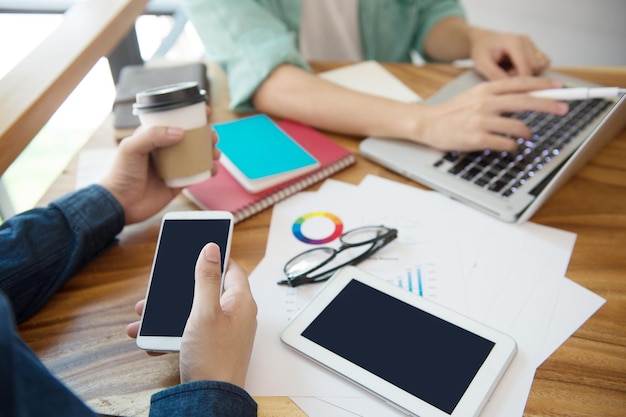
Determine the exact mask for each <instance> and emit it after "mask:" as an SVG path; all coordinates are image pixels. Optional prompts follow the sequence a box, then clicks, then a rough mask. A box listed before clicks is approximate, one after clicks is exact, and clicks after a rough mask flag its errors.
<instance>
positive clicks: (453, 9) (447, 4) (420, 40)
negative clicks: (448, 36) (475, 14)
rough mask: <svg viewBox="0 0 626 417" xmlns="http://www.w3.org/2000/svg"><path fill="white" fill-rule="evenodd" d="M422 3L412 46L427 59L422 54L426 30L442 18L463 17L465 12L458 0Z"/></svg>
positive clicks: (423, 55) (425, 57)
mask: <svg viewBox="0 0 626 417" xmlns="http://www.w3.org/2000/svg"><path fill="white" fill-rule="evenodd" d="M423 3H424V5H423V10H422V12H421V13H420V15H419V20H418V23H417V27H418V28H419V30H418V31H417V36H416V37H415V42H414V44H413V46H414V48H415V50H416V51H417V52H419V53H420V55H421V56H422V57H424V59H428V57H427V56H426V55H425V54H424V48H423V46H424V40H425V39H426V36H427V35H428V32H430V30H431V29H432V28H433V26H435V25H436V24H437V23H439V21H441V20H442V19H445V18H448V17H460V18H463V19H465V12H464V10H463V8H462V7H461V5H460V4H459V1H458V0H429V1H424V2H423Z"/></svg>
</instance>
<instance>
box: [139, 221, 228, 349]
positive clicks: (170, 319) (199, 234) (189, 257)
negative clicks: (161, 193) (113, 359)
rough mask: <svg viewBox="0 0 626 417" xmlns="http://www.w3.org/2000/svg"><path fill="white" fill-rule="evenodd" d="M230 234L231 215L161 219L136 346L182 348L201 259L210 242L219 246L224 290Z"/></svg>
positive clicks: (145, 347) (142, 347)
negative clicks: (201, 254)
mask: <svg viewBox="0 0 626 417" xmlns="http://www.w3.org/2000/svg"><path fill="white" fill-rule="evenodd" d="M232 233H233V216H232V214H231V213H229V212H227V211H181V212H170V213H167V214H165V216H163V219H162V221H161V229H160V231H159V238H158V241H157V247H156V251H155V254H154V260H153V263H152V270H151V272H150V281H149V283H148V290H147V294H146V304H145V306H144V310H143V314H142V317H141V322H140V325H139V333H138V334H137V346H138V347H140V348H141V349H145V350H151V351H157V352H170V351H174V352H175V351H179V350H180V342H181V339H182V336H183V330H184V329H185V324H186V323H187V318H188V317H189V313H190V311H191V305H192V303H193V293H194V281H195V266H196V261H197V260H198V255H199V254H200V251H201V250H202V248H203V247H204V245H206V244H207V243H209V242H214V243H216V244H217V245H218V246H219V247H220V255H221V261H222V262H221V265H222V284H221V286H222V287H223V284H224V271H225V266H226V263H227V261H228V257H229V255H230V244H231V240H232Z"/></svg>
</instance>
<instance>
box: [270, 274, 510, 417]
mask: <svg viewBox="0 0 626 417" xmlns="http://www.w3.org/2000/svg"><path fill="white" fill-rule="evenodd" d="M281 339H282V341H283V342H285V343H286V344H287V345H289V346H291V347H293V348H294V349H296V350H297V351H299V352H300V353H302V354H304V355H306V356H308V357H309V358H311V359H313V360H314V361H316V362H318V363H320V364H322V365H323V366H326V367H327V368H329V369H330V370H332V371H334V372H336V373H337V374H339V375H341V376H343V377H345V378H347V379H349V380H350V381H353V382H354V383H356V384H358V385H360V386H361V387H363V388H365V389H366V390H368V391H370V392H372V393H373V394H375V395H378V396H379V397H382V398H383V399H384V400H385V401H387V402H388V403H390V404H391V405H393V406H395V407H398V408H400V409H401V410H402V411H405V412H409V413H411V414H413V415H418V416H421V417H427V416H453V417H454V416H475V415H477V414H478V413H479V412H480V410H481V409H482V408H483V406H484V405H485V403H486V401H487V399H488V398H489V395H490V394H491V392H492V391H493V390H494V388H495V386H496V384H497V383H498V381H499V380H500V378H501V377H502V375H503V374H504V371H505V370H506V368H507V366H508V365H509V363H510V362H511V360H512V359H513V356H514V355H515V352H516V350H517V348H516V345H515V341H514V340H513V339H512V338H511V337H509V336H507V335H505V334H503V333H501V332H499V331H497V330H494V329H492V328H490V327H488V326H486V325H484V324H481V323H478V322H476V321H474V320H472V319H469V318H467V317H465V316H463V315H460V314H458V313H455V312H453V311H451V310H449V309H447V308H444V307H442V306H440V305H438V304H435V303H433V302H430V301H428V300H426V299H423V298H421V297H419V296H417V295H415V294H413V293H411V292H409V291H406V290H403V289H401V288H399V287H396V286H394V285H392V284H389V283H387V282H385V281H383V280H381V279H379V278H376V277H374V276H372V275H369V274H367V273H365V272H363V271H361V270H360V269H358V268H355V267H345V268H343V269H341V270H340V271H339V272H337V273H336V274H335V276H334V277H333V278H331V279H330V280H329V281H328V283H327V284H326V285H325V286H324V287H323V288H322V289H321V290H320V292H319V293H318V294H317V295H316V296H315V297H314V298H313V299H312V300H311V301H310V302H309V303H308V304H307V305H306V306H305V307H303V309H302V310H301V311H300V312H299V313H298V314H297V315H296V316H295V317H294V318H293V319H292V320H291V321H290V323H289V324H288V325H287V327H286V328H285V329H284V330H283V332H282V333H281Z"/></svg>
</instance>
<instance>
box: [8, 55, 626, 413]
mask: <svg viewBox="0 0 626 417" xmlns="http://www.w3.org/2000/svg"><path fill="white" fill-rule="evenodd" d="M336 66H337V64H332V63H329V64H324V65H322V64H316V65H314V68H315V69H316V70H318V71H323V70H326V69H331V68H334V67H336ZM385 66H386V68H387V69H389V70H390V71H391V72H392V73H393V74H394V75H395V76H397V77H398V78H400V79H401V80H402V81H404V82H405V83H406V84H407V85H408V86H409V87H410V88H412V89H413V90H414V91H415V92H417V93H418V94H419V95H420V96H422V97H428V96H429V95H431V94H432V93H434V92H435V91H436V90H437V89H438V88H439V87H441V86H442V85H443V84H444V83H445V82H447V81H449V80H450V79H451V78H452V77H454V76H455V75H457V74H459V73H460V72H461V71H462V70H461V69H458V68H455V67H452V66H448V65H427V66H423V67H415V66H412V65H407V64H389V65H387V64H386V65H385ZM558 70H559V71H561V72H564V73H567V74H569V75H573V76H577V77H579V78H584V79H588V80H590V81H594V82H597V83H600V84H604V85H621V86H626V68H580V69H565V68H562V69H558ZM212 81H215V80H212ZM224 89H225V86H224V85H221V86H220V85H219V83H217V82H216V83H215V85H212V94H213V106H214V110H213V114H212V121H222V120H228V119H232V118H235V115H234V114H232V113H231V112H230V111H229V110H228V108H227V105H226V101H227V99H226V96H227V93H226V92H225V90H224ZM328 136H330V137H331V138H333V139H335V140H336V141H337V142H338V143H340V144H341V145H343V146H345V147H346V148H348V149H350V150H352V151H354V152H355V153H358V144H359V141H360V140H361V138H354V137H346V136H340V135H334V134H328ZM113 144H114V132H113V130H112V127H111V120H107V121H106V122H105V123H104V124H103V126H102V127H101V128H100V129H99V130H98V132H97V133H96V135H95V136H94V138H93V141H92V143H91V144H90V145H89V146H95V147H98V146H104V147H111V146H113ZM367 174H375V175H379V176H382V177H384V178H389V179H392V180H396V181H399V182H402V183H406V184H412V185H414V186H415V187H420V188H424V187H422V186H421V185H419V184H416V183H413V182H411V181H409V180H406V179H405V178H403V177H400V176H398V175H396V174H394V173H392V172H390V171H387V170H386V169H383V168H381V167H380V166H378V165H375V164H374V163H372V162H370V161H368V160H365V159H363V158H361V157H359V156H357V162H356V164H355V165H354V166H352V167H350V168H349V169H346V170H344V171H342V172H340V173H338V174H336V175H334V176H333V178H335V179H337V180H341V181H345V182H348V183H352V184H357V183H358V182H359V181H360V180H361V179H362V178H363V177H364V176H365V175H367ZM75 176H76V162H75V161H74V162H73V163H72V164H70V165H69V166H68V168H67V170H66V171H65V172H64V173H63V174H62V175H61V177H60V178H59V180H58V181H57V182H56V183H55V185H53V187H52V188H51V189H50V191H49V193H48V194H47V195H46V196H45V197H44V198H43V200H42V203H45V202H47V201H49V200H50V199H51V198H54V197H56V196H59V195H61V194H63V193H65V192H67V191H69V190H71V189H72V188H73V186H74V179H75ZM315 188H316V186H313V187H312V188H311V189H315ZM178 209H182V210H185V209H195V207H194V206H193V205H192V204H191V203H189V202H188V201H187V200H185V198H184V197H182V196H181V197H180V198H178V199H176V200H175V201H174V202H172V203H171V204H170V205H169V206H168V207H167V208H166V209H165V210H164V211H171V210H178ZM270 215H271V209H267V210H265V211H263V212H261V213H260V214H257V215H255V216H253V217H252V218H249V219H247V220H245V221H243V222H241V223H239V224H237V225H236V226H235V239H234V241H233V247H232V252H231V256H232V258H233V259H235V260H237V261H238V262H239V263H240V264H241V265H242V267H243V268H244V269H245V271H246V272H247V273H250V272H251V271H252V270H253V269H254V268H255V267H256V265H257V264H258V263H259V261H261V259H262V257H263V255H264V251H265V243H266V239H267V234H268V229H269V222H270ZM531 220H532V221H533V222H536V223H539V224H544V225H547V226H553V227H556V228H560V229H564V230H568V231H571V232H574V233H576V234H577V235H578V238H577V241H576V246H575V248H574V252H573V254H572V258H571V262H570V265H569V268H568V270H567V274H566V275H567V277H568V278H570V279H572V280H574V281H575V282H577V283H579V284H581V285H583V286H584V287H586V288H588V289H590V290H591V291H593V292H595V293H597V294H598V295H600V296H602V297H604V298H605V299H606V300H607V302H606V304H605V305H604V306H603V307H601V308H600V310H599V311H598V312H597V313H596V314H595V315H594V316H593V317H591V318H590V319H589V320H588V321H587V322H586V323H585V324H584V325H583V326H582V327H581V328H580V329H579V330H578V331H577V332H576V333H575V334H574V335H573V336H572V337H571V338H569V339H568V340H567V341H566V342H565V343H564V344H563V345H562V346H561V347H560V348H559V349H558V350H557V351H556V353H554V354H553V355H552V356H551V357H550V358H549V359H548V360H547V361H546V362H545V363H544V364H542V365H541V367H539V369H538V370H537V373H536V376H535V379H534V383H533V386H532V389H531V392H530V396H529V399H528V403H527V405H526V410H525V413H524V415H525V416H546V415H550V416H624V415H626V130H624V131H622V132H621V133H620V134H619V135H617V136H616V137H615V138H614V139H613V140H612V141H611V142H609V143H608V144H607V145H606V146H605V148H604V149H602V150H601V151H600V152H599V153H598V154H597V155H596V156H595V157H594V158H593V159H592V160H591V161H590V162H589V163H588V164H587V165H586V166H585V167H584V168H583V169H582V170H580V171H579V172H578V174H577V175H576V176H575V177H574V178H573V179H571V180H570V181H569V182H568V183H567V184H566V185H565V186H564V187H563V188H561V189H560V190H559V191H558V192H557V193H556V194H555V195H554V196H552V197H551V198H550V200H549V201H548V202H547V203H546V204H545V205H544V206H543V207H542V208H541V209H540V210H539V211H538V212H537V213H536V214H535V216H534V217H533V218H532V219H531ZM159 221H160V215H157V216H155V217H153V218H152V219H150V220H148V221H146V222H144V223H141V224H139V225H133V226H130V227H127V228H126V229H125V230H124V231H123V233H122V234H121V235H120V236H119V242H118V243H117V244H116V245H114V246H112V247H111V248H110V249H109V250H107V251H106V252H105V253H103V254H102V255H101V256H100V257H99V258H98V259H96V260H95V261H93V262H92V263H91V264H90V265H88V266H87V267H85V268H84V269H82V270H81V271H80V272H79V273H78V274H77V276H76V277H75V278H73V279H72V280H70V281H69V282H68V283H67V284H66V285H65V286H64V287H63V288H62V289H61V290H60V291H59V293H58V294H56V295H55V296H54V297H53V298H52V300H51V301H50V302H49V303H48V304H46V306H45V307H44V308H43V309H42V310H41V311H40V312H39V313H37V314H36V315H35V316H33V317H32V318H31V319H29V320H28V321H26V322H25V323H23V324H22V325H21V326H20V328H19V330H20V334H21V336H22V337H23V338H24V340H25V341H26V342H27V343H28V344H29V345H30V346H31V347H32V348H33V349H34V351H35V352H36V353H37V354H38V355H39V356H40V357H41V359H42V360H43V362H44V363H45V364H46V365H47V366H48V367H49V369H51V370H52V372H53V373H54V374H55V375H57V376H58V377H59V378H60V379H61V380H63V381H64V382H65V383H66V384H67V385H68V386H69V387H70V388H71V389H72V390H74V391H75V392H76V393H77V395H79V396H80V397H81V398H83V399H84V400H85V401H87V402H88V403H89V404H90V405H92V406H93V407H94V408H95V409H96V410H97V411H99V412H102V413H108V414H117V415H123V416H139V415H147V410H148V404H149V395H150V394H151V393H153V392H155V391H157V390H159V389H162V388H165V387H169V386H171V385H174V384H177V383H178V382H179V381H178V356H177V355H176V354H169V355H164V356H161V357H149V356H148V355H146V354H145V353H144V352H143V351H141V350H139V349H138V348H137V347H136V346H135V343H134V340H132V339H130V338H128V337H127V336H126V333H125V328H126V325H127V324H128V323H129V322H131V321H134V320H136V319H137V317H136V315H135V313H134V310H133V306H134V304H135V302H136V301H137V300H139V299H141V298H142V297H143V296H144V295H145V290H146V284H147V281H148V275H149V272H150V266H151V262H152V256H153V254H154V249H155V245H156V238H157V234H158V229H159ZM257 400H258V402H259V416H265V417H269V416H276V417H280V416H291V417H293V416H296V417H297V416H304V415H305V414H304V413H303V412H302V411H301V410H300V409H299V408H298V407H297V406H296V405H295V404H294V403H293V402H291V401H290V400H289V399H288V398H285V397H263V398H257Z"/></svg>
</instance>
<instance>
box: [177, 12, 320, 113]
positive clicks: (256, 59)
mask: <svg viewBox="0 0 626 417" xmlns="http://www.w3.org/2000/svg"><path fill="white" fill-rule="evenodd" d="M259 3H263V4H264V5H261V4H259ZM289 3H290V4H291V5H292V6H291V7H290V6H289ZM183 4H184V6H185V8H186V11H187V16H189V18H190V20H191V22H192V23H193V25H194V27H195V28H196V30H197V32H198V34H199V36H200V38H201V39H202V42H203V44H204V47H205V50H206V55H207V58H208V59H209V60H210V61H212V62H215V63H217V64H219V65H220V66H221V67H222V68H223V69H224V71H225V72H226V74H227V77H228V84H229V91H230V100H231V107H232V108H233V109H234V110H235V111H238V112H244V111H251V110H253V106H252V95H253V94H254V92H255V91H256V90H257V88H258V87H259V85H261V83H263V81H264V80H265V79H266V78H267V77H268V76H269V75H270V73H271V72H272V71H273V70H274V69H275V68H276V67H277V66H279V65H282V64H292V65H296V66H298V67H301V68H303V69H305V70H307V71H310V67H309V65H308V63H307V62H306V60H305V59H304V58H303V57H302V55H301V54H300V52H299V51H298V47H297V28H293V27H291V25H290V24H289V22H294V19H293V17H294V16H295V18H296V20H297V25H298V26H299V19H300V15H299V11H300V5H299V2H293V1H291V2H280V1H278V2H276V1H274V2H270V1H262V2H258V1H254V0H237V1H224V0H184V2H183ZM271 4H274V6H271ZM277 14H280V15H281V16H280V18H279V17H278V16H277Z"/></svg>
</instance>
